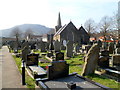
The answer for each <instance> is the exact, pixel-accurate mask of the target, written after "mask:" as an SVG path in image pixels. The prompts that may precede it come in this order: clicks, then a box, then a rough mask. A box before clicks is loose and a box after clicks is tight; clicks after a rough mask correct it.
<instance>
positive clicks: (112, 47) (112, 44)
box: [108, 43, 114, 54]
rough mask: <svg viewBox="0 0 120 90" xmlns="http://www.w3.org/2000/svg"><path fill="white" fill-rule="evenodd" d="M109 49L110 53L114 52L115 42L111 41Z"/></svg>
mask: <svg viewBox="0 0 120 90" xmlns="http://www.w3.org/2000/svg"><path fill="white" fill-rule="evenodd" d="M108 49H109V53H110V54H113V52H114V43H110V44H109V47H108Z"/></svg>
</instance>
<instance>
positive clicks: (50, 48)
mask: <svg viewBox="0 0 120 90" xmlns="http://www.w3.org/2000/svg"><path fill="white" fill-rule="evenodd" d="M52 50H54V45H53V42H51V43H50V45H49V51H52Z"/></svg>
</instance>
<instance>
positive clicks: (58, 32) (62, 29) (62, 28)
mask: <svg viewBox="0 0 120 90" xmlns="http://www.w3.org/2000/svg"><path fill="white" fill-rule="evenodd" d="M69 24H73V23H72V22H71V21H70V22H69V23H68V24H67V25H66V24H65V25H64V26H63V27H61V28H60V29H59V30H58V31H57V32H56V33H55V35H54V36H56V35H60V33H61V32H62V31H64V30H65V28H66V27H67V26H68V25H69ZM73 26H74V25H73ZM75 28H76V27H75ZM76 29H77V28H76Z"/></svg>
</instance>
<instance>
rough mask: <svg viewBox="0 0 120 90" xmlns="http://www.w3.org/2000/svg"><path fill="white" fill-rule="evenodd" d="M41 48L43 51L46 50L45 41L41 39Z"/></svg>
mask: <svg viewBox="0 0 120 90" xmlns="http://www.w3.org/2000/svg"><path fill="white" fill-rule="evenodd" d="M40 50H41V52H46V49H45V43H44V42H43V41H41V43H40Z"/></svg>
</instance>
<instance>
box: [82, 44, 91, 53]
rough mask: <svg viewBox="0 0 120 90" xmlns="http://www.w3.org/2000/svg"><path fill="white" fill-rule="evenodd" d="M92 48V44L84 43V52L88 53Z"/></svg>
mask: <svg viewBox="0 0 120 90" xmlns="http://www.w3.org/2000/svg"><path fill="white" fill-rule="evenodd" d="M90 48H91V45H82V52H84V53H87V52H88V51H89V49H90Z"/></svg>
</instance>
